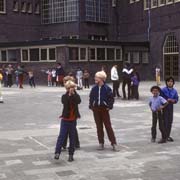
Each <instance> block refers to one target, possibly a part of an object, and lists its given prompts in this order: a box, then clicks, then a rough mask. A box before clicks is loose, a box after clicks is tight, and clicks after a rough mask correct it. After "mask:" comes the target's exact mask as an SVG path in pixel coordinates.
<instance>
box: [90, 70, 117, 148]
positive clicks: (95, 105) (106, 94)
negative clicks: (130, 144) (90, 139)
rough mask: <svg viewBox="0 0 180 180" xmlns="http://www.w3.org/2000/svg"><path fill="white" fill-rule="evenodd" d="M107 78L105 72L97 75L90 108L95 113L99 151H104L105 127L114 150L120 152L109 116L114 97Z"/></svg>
mask: <svg viewBox="0 0 180 180" xmlns="http://www.w3.org/2000/svg"><path fill="white" fill-rule="evenodd" d="M106 78H107V75H106V73H105V72H104V71H99V72H97V73H96V74H95V86H94V87H93V88H92V89H91V92H90V96H89V97H90V98H89V108H90V109H91V110H92V111H93V115H94V119H95V123H96V127H97V135H98V140H99V148H98V150H104V130H103V125H104V126H105V128H106V131H107V135H108V138H109V141H110V142H111V145H112V148H113V150H114V151H119V150H118V147H117V142H116V138H115V135H114V131H113V128H112V126H111V120H110V114H109V111H110V110H111V109H113V104H114V97H113V93H112V90H111V88H110V87H109V86H108V85H107V84H106V83H105V81H106Z"/></svg>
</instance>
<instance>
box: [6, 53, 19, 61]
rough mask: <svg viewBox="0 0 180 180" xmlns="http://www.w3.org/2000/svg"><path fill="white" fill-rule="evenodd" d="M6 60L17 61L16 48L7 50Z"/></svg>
mask: <svg viewBox="0 0 180 180" xmlns="http://www.w3.org/2000/svg"><path fill="white" fill-rule="evenodd" d="M8 61H11V62H12V61H13V62H16V61H17V51H16V50H8Z"/></svg>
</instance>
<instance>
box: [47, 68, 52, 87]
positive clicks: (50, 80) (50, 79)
mask: <svg viewBox="0 0 180 180" xmlns="http://www.w3.org/2000/svg"><path fill="white" fill-rule="evenodd" d="M46 74H47V82H48V87H51V86H52V71H51V70H50V69H48V70H47V71H46Z"/></svg>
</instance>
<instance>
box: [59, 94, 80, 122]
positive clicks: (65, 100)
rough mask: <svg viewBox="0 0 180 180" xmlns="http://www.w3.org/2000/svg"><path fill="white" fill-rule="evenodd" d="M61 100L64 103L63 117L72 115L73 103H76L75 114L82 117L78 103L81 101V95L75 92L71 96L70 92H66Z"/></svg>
mask: <svg viewBox="0 0 180 180" xmlns="http://www.w3.org/2000/svg"><path fill="white" fill-rule="evenodd" d="M61 102H62V104H63V112H62V116H61V117H63V118H69V115H70V105H71V104H73V105H74V108H75V109H74V110H75V116H76V118H80V117H81V116H80V113H79V108H78V104H80V103H81V98H80V96H79V95H78V94H77V93H76V92H75V94H74V95H72V96H69V94H68V92H67V93H66V94H64V95H63V96H62V98H61Z"/></svg>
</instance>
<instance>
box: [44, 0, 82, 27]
mask: <svg viewBox="0 0 180 180" xmlns="http://www.w3.org/2000/svg"><path fill="white" fill-rule="evenodd" d="M78 2H79V0H71V1H67V0H61V1H60V0H51V1H49V0H42V23H43V24H53V23H63V22H72V21H77V20H78V17H79V4H78Z"/></svg>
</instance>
